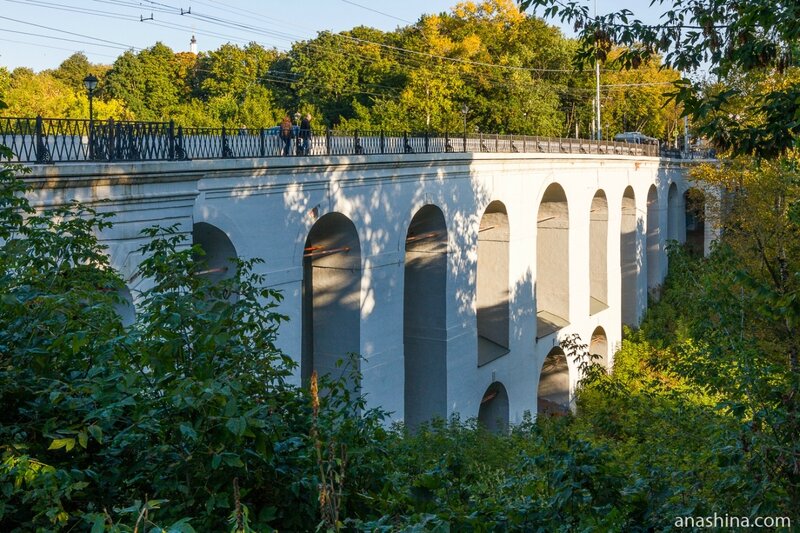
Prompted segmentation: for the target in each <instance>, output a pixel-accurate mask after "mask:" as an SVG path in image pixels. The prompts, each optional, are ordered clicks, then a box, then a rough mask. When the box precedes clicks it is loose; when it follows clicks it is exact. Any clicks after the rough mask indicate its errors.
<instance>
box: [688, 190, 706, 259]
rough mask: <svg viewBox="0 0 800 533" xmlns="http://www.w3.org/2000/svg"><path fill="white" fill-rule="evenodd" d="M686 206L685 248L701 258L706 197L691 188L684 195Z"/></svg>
mask: <svg viewBox="0 0 800 533" xmlns="http://www.w3.org/2000/svg"><path fill="white" fill-rule="evenodd" d="M683 198H684V205H685V206H686V248H687V249H688V250H689V252H690V253H692V254H694V255H698V256H701V257H702V256H703V255H704V253H705V236H706V216H705V210H706V196H705V194H703V191H701V190H700V189H698V188H696V187H691V188H690V189H688V190H687V191H686V192H685V193H684V194H683Z"/></svg>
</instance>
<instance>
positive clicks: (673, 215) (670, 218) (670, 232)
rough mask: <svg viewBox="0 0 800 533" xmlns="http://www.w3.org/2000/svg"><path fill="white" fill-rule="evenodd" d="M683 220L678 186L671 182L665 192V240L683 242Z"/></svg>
mask: <svg viewBox="0 0 800 533" xmlns="http://www.w3.org/2000/svg"><path fill="white" fill-rule="evenodd" d="M683 222H684V221H682V220H681V202H680V196H679V195H678V186H677V185H675V184H674V183H672V184H670V186H669V191H668V192H667V240H670V241H678V242H683V240H684V235H683V231H682V230H684V226H683Z"/></svg>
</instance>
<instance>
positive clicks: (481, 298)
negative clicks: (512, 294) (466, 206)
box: [476, 201, 509, 366]
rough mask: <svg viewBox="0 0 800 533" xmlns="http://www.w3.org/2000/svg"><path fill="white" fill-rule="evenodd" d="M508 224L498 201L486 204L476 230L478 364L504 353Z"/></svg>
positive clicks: (507, 318) (507, 315)
mask: <svg viewBox="0 0 800 533" xmlns="http://www.w3.org/2000/svg"><path fill="white" fill-rule="evenodd" d="M508 243H509V226H508V213H507V212H506V207H505V205H503V203H502V202H499V201H494V202H492V203H490V204H489V206H488V207H487V208H486V211H484V214H483V216H482V217H481V222H480V227H479V230H478V268H477V291H476V292H477V295H476V299H477V309H476V314H477V322H478V327H477V330H478V366H481V365H485V364H486V363H488V362H490V361H494V360H495V359H497V358H498V357H502V356H503V355H505V354H507V353H508V347H509V342H508V330H509V309H508V300H509V291H508V268H509V245H508Z"/></svg>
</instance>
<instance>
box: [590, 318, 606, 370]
mask: <svg viewBox="0 0 800 533" xmlns="http://www.w3.org/2000/svg"><path fill="white" fill-rule="evenodd" d="M589 354H590V355H599V356H600V358H599V359H596V360H595V361H596V362H597V363H599V364H601V365H603V368H605V369H606V370H608V369H609V365H608V337H607V336H606V330H604V329H603V328H602V327H601V326H597V327H596V328H594V331H593V332H592V337H591V339H590V341H589Z"/></svg>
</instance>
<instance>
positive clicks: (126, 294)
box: [114, 286, 136, 328]
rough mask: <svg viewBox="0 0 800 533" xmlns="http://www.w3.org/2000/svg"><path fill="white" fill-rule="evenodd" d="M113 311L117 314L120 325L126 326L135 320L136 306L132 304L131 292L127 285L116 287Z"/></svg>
mask: <svg viewBox="0 0 800 533" xmlns="http://www.w3.org/2000/svg"><path fill="white" fill-rule="evenodd" d="M114 311H116V313H117V315H118V316H119V319H120V322H122V326H123V327H125V328H128V327H130V326H132V325H133V324H134V323H135V322H136V307H135V306H134V305H133V294H131V290H130V289H129V288H128V287H127V286H122V287H120V288H119V289H117V293H116V297H115V301H114Z"/></svg>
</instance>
